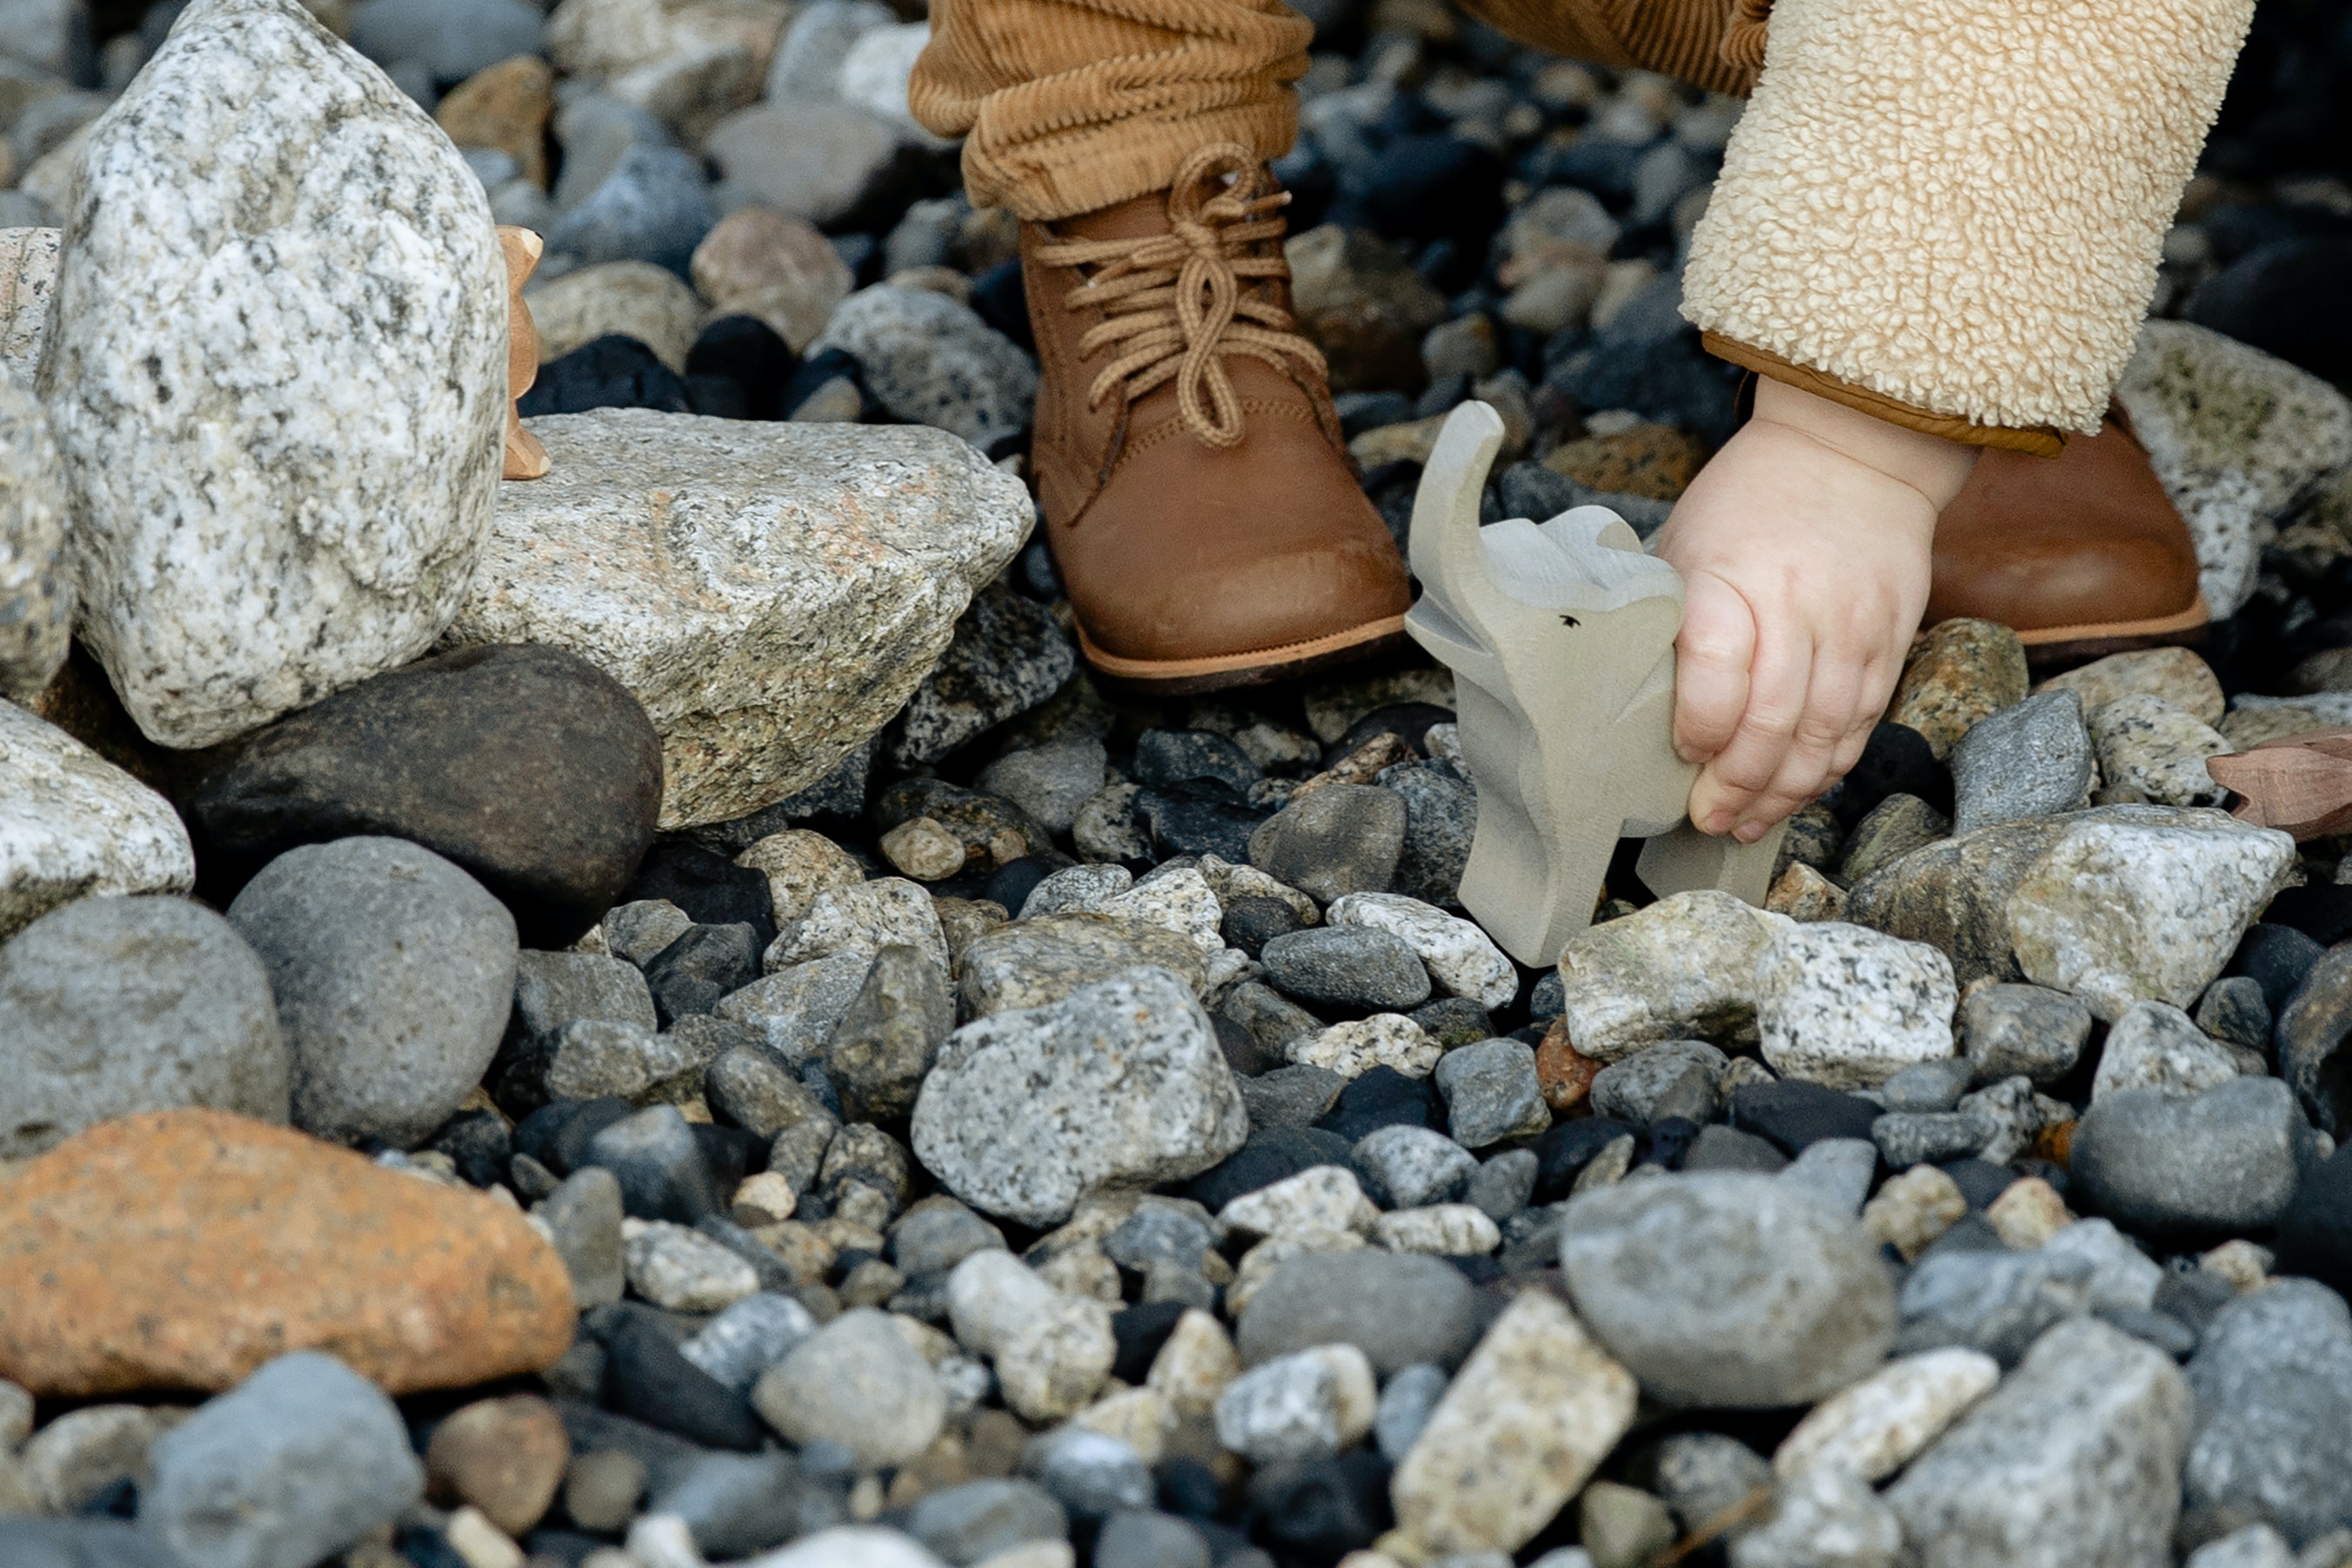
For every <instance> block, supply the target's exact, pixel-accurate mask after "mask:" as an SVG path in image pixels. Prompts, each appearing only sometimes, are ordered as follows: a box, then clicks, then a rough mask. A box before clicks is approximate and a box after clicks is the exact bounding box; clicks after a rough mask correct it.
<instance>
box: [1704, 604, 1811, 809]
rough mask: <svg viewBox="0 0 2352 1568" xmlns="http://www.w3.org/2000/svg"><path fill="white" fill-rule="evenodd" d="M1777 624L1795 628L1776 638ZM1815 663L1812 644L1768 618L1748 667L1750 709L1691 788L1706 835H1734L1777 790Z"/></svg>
mask: <svg viewBox="0 0 2352 1568" xmlns="http://www.w3.org/2000/svg"><path fill="white" fill-rule="evenodd" d="M1774 626H1780V627H1787V628H1789V629H1788V631H1786V632H1779V633H1777V634H1776V632H1774V631H1773V630H1772V628H1773V627H1774ZM1812 664H1813V651H1812V646H1811V643H1810V642H1809V641H1807V640H1806V639H1805V637H1804V636H1803V635H1802V634H1801V632H1799V631H1798V630H1797V629H1796V628H1795V627H1793V626H1790V622H1789V621H1788V619H1787V618H1785V617H1775V618H1770V619H1769V620H1767V622H1766V630H1765V631H1764V633H1763V635H1761V636H1760V637H1759V639H1758V641H1757V644H1756V655H1755V658H1754V659H1753V661H1752V662H1751V663H1750V664H1749V667H1748V707H1747V710H1746V711H1745V712H1744V713H1742V714H1741V715H1740V717H1739V727H1738V730H1737V731H1735V732H1734V733H1733V735H1732V737H1731V740H1730V743H1729V744H1728V745H1727V746H1726V747H1724V748H1723V749H1722V750H1721V751H1720V752H1718V753H1717V754H1716V756H1715V758H1713V759H1712V760H1710V761H1709V762H1708V763H1707V764H1706V767H1704V768H1701V769H1700V770H1699V776H1698V780H1697V782H1696V783H1695V784H1694V785H1692V787H1691V803H1690V815H1691V821H1693V822H1694V823H1696V824H1697V826H1698V830H1699V831H1701V832H1705V833H1725V832H1729V831H1732V830H1733V829H1734V828H1735V827H1737V826H1739V825H1741V824H1742V823H1744V822H1745V821H1747V813H1748V810H1749V807H1750V806H1751V805H1752V804H1753V803H1754V802H1755V801H1756V800H1757V799H1758V797H1759V796H1761V795H1763V794H1764V793H1765V792H1766V791H1767V790H1769V789H1770V788H1771V786H1772V781H1773V779H1776V778H1777V777H1778V776H1779V775H1780V768H1781V765H1782V764H1783V763H1784V762H1786V761H1787V760H1788V757H1789V752H1790V747H1792V746H1794V745H1795V743H1796V737H1797V729H1798V726H1799V724H1800V723H1801V722H1802V720H1803V719H1804V716H1805V694H1806V691H1807V689H1808V688H1809V686H1810V685H1811V678H1812ZM1758 831H1759V833H1760V831H1761V830H1760V829H1759V830H1758Z"/></svg>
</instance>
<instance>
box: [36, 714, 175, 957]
mask: <svg viewBox="0 0 2352 1568" xmlns="http://www.w3.org/2000/svg"><path fill="white" fill-rule="evenodd" d="M195 880H196V860H195V852H194V850H192V849H191V848H190V847H189V845H188V830H187V829H186V828H185V827H184V826H182V825H181V822H180V819H179V817H178V816H177V815H176V814H175V813H174V812H173V810H172V807H171V804H170V802H168V801H166V800H164V799H163V797H162V796H161V795H158V794H156V793H155V791H153V790H152V789H148V788H147V786H145V785H144V784H142V783H140V782H139V780H137V779H133V778H131V775H130V774H128V773H125V772H123V771H122V770H121V768H117V767H115V766H114V765H113V764H112V763H110V762H108V761H106V760H105V759H104V758H101V757H100V756H99V755H98V754H97V753H96V752H94V751H92V750H90V749H89V747H86V746H84V745H83V744H82V743H81V742H80V741H79V740H76V739H75V738H74V737H71V736H69V735H68V734H67V733H66V732H65V731H64V730H61V729H58V728H57V727H54V726H52V725H47V724H44V723H42V722H41V721H40V720H39V719H37V718H35V717H34V716H32V715H31V714H28V713H26V711H25V710H24V709H22V708H20V707H16V706H14V705H12V704H8V703H0V938H5V937H6V936H11V935H13V934H14V933H16V931H17V930H18V929H20V928H21V927H23V926H25V925H30V924H31V923H32V922H33V921H34V920H36V919H37V918H38V917H39V916H40V915H43V914H44V913H46V912H47V911H48V910H50V909H53V908H55V907H56V906H58V904H65V903H68V902H70V901H72V900H74V899H77V898H81V897H85V896H88V895H89V894H105V893H185V892H187V891H188V889H189V888H191V887H193V886H194V885H195Z"/></svg>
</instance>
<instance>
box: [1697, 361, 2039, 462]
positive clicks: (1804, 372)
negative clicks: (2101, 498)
mask: <svg viewBox="0 0 2352 1568" xmlns="http://www.w3.org/2000/svg"><path fill="white" fill-rule="evenodd" d="M1699 344H1700V346H1701V347H1703V348H1704V349H1706V351H1707V352H1708V353H1710V354H1713V355H1714V356H1715V357H1716V358H1717V359H1718V360H1727V361H1730V362H1731V363H1732V364H1735V365H1738V367H1739V368H1740V369H1741V370H1744V371H1754V372H1755V373H1756V374H1758V375H1759V376H1763V377H1765V378H1767V379H1768V380H1771V381H1776V382H1781V383H1782V384H1783V385H1786V386H1792V387H1795V388H1796V389H1797V390H1798V391H1800V392H1811V393H1812V394H1813V395H1814V396H1815V397H1823V398H1827V399H1829V400H1830V401H1831V402H1838V403H1843V404H1844V405H1845V406H1846V407H1848V408H1851V409H1856V410H1859V411H1860V412H1862V413H1866V414H1869V415H1870V416H1871V417H1872V418H1874V419H1883V420H1885V422H1886V423H1889V424H1898V425H1901V426H1902V427H1903V428H1904V429H1906V430H1916V431H1917V432H1919V433H1920V434H1922V435H1940V436H1942V437H1943V438H1944V439H1945V440H1947V441H1957V442H1959V443H1960V444H1963V445H1966V446H1992V447H1999V448H2000V449H2001V450H2003V451H2006V452H2026V453H2031V454H2032V455H2034V456H2036V457H2055V456H2057V455H2059V454H2060V453H2062V452H2063V451H2065V450H2066V434H2065V432H2063V431H2062V430H2058V429H2056V428H2054V427H2053V426H2051V425H2046V424H2045V425H2039V426H2036V427H2034V428H2032V429H2030V430H2021V429H2011V428H2007V427H2004V426H2001V425H1997V424H1978V423H1973V422H1971V421H1969V420H1965V419H1958V418H1956V417H1954V416H1953V415H1951V414H1948V413H1935V412H1933V411H1932V410H1929V409H1924V408H1919V407H1916V406H1915V405H1913V404H1911V403H1907V402H1903V401H1902V400H1901V399H1899V398H1891V397H1888V396H1886V395H1885V393H1884V392H1872V391H1871V390H1870V389H1869V388H1867V387H1858V386H1855V385H1853V383H1852V382H1843V381H1840V380H1839V379H1838V378H1837V377H1835V376H1832V375H1828V374H1825V373H1824V372H1822V371H1816V370H1813V369H1811V368H1810V367H1808V366H1805V365H1800V364H1797V363H1795V362H1793V361H1789V360H1785V359H1782V358H1781V357H1780V355H1778V354H1775V353H1773V352H1771V351H1770V350H1766V349H1756V348H1750V347H1749V346H1748V345H1747V344H1746V343H1740V342H1735V341H1733V340H1731V339H1729V338H1727V337H1724V336H1723V335H1722V334H1721V333H1719V332H1702V333H1701V334H1699Z"/></svg>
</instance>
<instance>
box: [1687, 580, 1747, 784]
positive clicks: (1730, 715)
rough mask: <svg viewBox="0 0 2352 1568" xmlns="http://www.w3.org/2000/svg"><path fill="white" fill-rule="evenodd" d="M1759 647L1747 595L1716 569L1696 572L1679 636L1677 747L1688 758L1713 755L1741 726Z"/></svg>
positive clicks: (1697, 759) (1699, 759) (1698, 759)
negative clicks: (1751, 663)
mask: <svg viewBox="0 0 2352 1568" xmlns="http://www.w3.org/2000/svg"><path fill="white" fill-rule="evenodd" d="M1755 652H1756V613H1755V612H1754V611H1753V610H1751V609H1749V608H1748V601H1747V600H1746V599H1745V598H1744V597H1742V596H1741V594H1740V592H1739V591H1738V589H1736V588H1734V587H1732V586H1731V585H1730V584H1729V583H1727V582H1726V581H1724V580H1722V579H1721V578H1719V577H1717V576H1715V575H1714V574H1713V573H1712V572H1704V571H1701V572H1694V573H1692V574H1691V576H1690V578H1689V581H1688V585H1687V586H1686V588H1685V591H1684V599H1683V626H1682V631H1681V632H1680V633H1678V634H1677V635H1676V636H1675V751H1676V752H1678V753H1680V754H1681V756H1682V758H1683V760H1684V761H1685V762H1706V761H1710V760H1712V759H1713V758H1715V757H1716V756H1717V754H1718V753H1719V752H1721V751H1722V750H1723V748H1724V747H1727V746H1728V745H1730V744H1731V738H1732V737H1733V736H1735V735H1737V734H1738V732H1739V721H1740V719H1741V718H1742V717H1743V716H1745V715H1746V714H1747V712H1748V663H1749V661H1750V659H1751V658H1752V657H1753V656H1754V654H1755Z"/></svg>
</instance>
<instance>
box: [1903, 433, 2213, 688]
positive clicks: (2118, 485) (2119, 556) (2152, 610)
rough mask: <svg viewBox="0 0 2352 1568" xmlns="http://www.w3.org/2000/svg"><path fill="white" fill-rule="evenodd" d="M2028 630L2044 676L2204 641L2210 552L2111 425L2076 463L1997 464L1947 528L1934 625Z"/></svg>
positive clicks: (2012, 457)
mask: <svg viewBox="0 0 2352 1568" xmlns="http://www.w3.org/2000/svg"><path fill="white" fill-rule="evenodd" d="M1956 615H1966V616H1973V617H1975V618H1977V619H1979V620H1985V621H1997V622H2000V623H2001V624H2002V625H2004V626H2008V627H2010V628H2011V629H2012V630H2014V631H2015V632H2017V634H2018V639H2019V640H2020V641H2021V642H2022V643H2024V644H2025V647H2026V653H2027V655H2028V656H2029V657H2030V658H2032V660H2033V661H2034V662H2035V663H2036V664H2043V663H2054V662H2057V661H2060V660H2064V659H2073V658H2083V657H2089V656H2095V655H2098V654H2103V653H2117V652H2120V651H2122V650H2124V649H2126V648H2140V647H2148V646H2151V645H2154V644H2157V643H2181V642H2189V641H2192V640H2194V638H2195V637H2196V636H2197V634H2198V633H2200V632H2201V631H2202V630H2203V629H2204V627H2205V626H2206V624H2207V623H2208V622H2210V620H2211V616H2210V614H2209V613H2208V612H2207V610H2206V607H2205V600H2204V596H2203V595H2202V594H2200V592H2199V591H2198V588H2197V547H2196V543H2195V541H2194V540H2192V539H2191V538H2189V525H2188V524H2187V523H2185V522H2183V521H2181V518H2180V513H2179V510H2177V509H2176V508H2175V507H2173V504H2172V499H2171V497H2168V496H2167V495H2166V494H2165V491H2164V486H2163V485H2162V484H2161V483H2160V482H2159V481H2158V479H2157V476H2156V471H2155V470H2154V469H2153V468H2151V467H2149V466H2148V461H2147V454H2146V453H2145V452H2143V451H2141V450H2140V446H2139V443H2137V441H2135V440H2133V439H2132V436H2131V433H2130V432H2129V431H2127V430H2126V429H2125V428H2124V427H2123V426H2122V425H2121V424H2119V423H2116V422H2115V421H2114V420H2112V419H2111V420H2109V421H2108V422H2107V423H2106V424H2105V427H2103V428H2102V429H2101V430H2100V432H2099V434H2096V435H2090V436H2083V435H2078V436H2075V437H2074V438H2073V439H2072V440H2070V441H2068V442H2067V443H2066V450H2065V453H2064V455H2062V456H2058V457H2054V458H2053V457H2036V456H2033V455H2031V454H2028V453H2022V452H2006V451H1989V452H1987V453H1985V454H1984V455H1982V456H1981V457H1979V458H1978V459H1977V465H1976V468H1975V470H1974V471H1973V472H1972V473H1970V474H1969V481H1968V484H1967V485H1966V486H1964V487H1963V488H1962V489H1961V491H1960V494H1959V496H1958V497H1957V498H1956V499H1955V500H1954V501H1953V502H1952V504H1951V505H1950V506H1949V507H1946V508H1944V514H1943V516H1942V517H1939V518H1938V519H1937V523H1936V570H1935V580H1934V585H1933V587H1932V588H1931V590H1930V591H1929V593H1928V597H1927V621H1928V622H1929V623H1930V624H1932V623H1933V622H1937V621H1941V620H1945V619H1948V618H1949V617H1951V616H1956Z"/></svg>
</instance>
